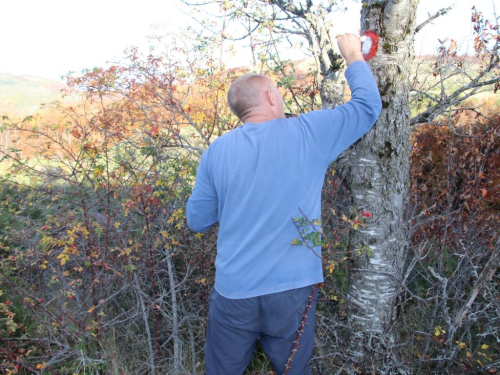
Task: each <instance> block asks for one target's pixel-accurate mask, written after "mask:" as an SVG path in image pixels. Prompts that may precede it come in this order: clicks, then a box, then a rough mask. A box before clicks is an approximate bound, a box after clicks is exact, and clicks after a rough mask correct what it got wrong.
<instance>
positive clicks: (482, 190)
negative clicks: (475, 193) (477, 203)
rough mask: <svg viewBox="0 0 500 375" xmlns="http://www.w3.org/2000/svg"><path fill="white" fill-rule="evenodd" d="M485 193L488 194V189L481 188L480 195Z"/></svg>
mask: <svg viewBox="0 0 500 375" xmlns="http://www.w3.org/2000/svg"><path fill="white" fill-rule="evenodd" d="M486 194H488V191H487V190H486V189H481V195H482V196H483V198H484V197H486Z"/></svg>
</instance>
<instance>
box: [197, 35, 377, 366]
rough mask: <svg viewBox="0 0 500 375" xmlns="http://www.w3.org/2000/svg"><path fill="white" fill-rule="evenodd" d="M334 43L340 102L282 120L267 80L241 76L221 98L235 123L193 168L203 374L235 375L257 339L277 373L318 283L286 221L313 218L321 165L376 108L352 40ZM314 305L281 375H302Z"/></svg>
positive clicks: (363, 127) (358, 132)
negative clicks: (345, 91) (207, 236)
mask: <svg viewBox="0 0 500 375" xmlns="http://www.w3.org/2000/svg"><path fill="white" fill-rule="evenodd" d="M337 43H338V46H339V49H340V53H341V54H342V56H343V57H344V59H345V60H346V63H347V65H348V68H347V69H346V73H345V74H346V78H347V81H348V83H349V85H350V87H351V91H352V98H351V100H350V101H349V102H347V103H345V104H344V105H341V106H338V107H336V108H335V109H333V110H331V109H326V110H320V111H313V112H309V113H307V114H303V115H300V116H298V117H294V118H289V119H286V118H285V114H284V109H283V99H282V97H281V95H280V93H279V91H278V89H277V88H276V86H275V85H274V84H273V82H272V81H271V80H270V79H269V77H266V76H262V75H259V74H248V75H244V76H242V77H240V78H238V79H237V80H236V81H235V82H234V83H233V84H232V86H231V88H230V89H229V92H228V102H229V106H230V108H231V110H232V111H233V113H234V114H235V115H236V116H238V118H239V119H240V120H241V121H242V122H243V125H242V126H240V127H239V128H237V129H234V130H232V131H230V132H229V133H227V134H225V135H223V136H222V137H220V138H218V139H216V140H215V141H214V142H213V143H212V144H211V146H210V147H209V148H208V150H206V151H205V152H204V154H203V156H202V159H201V161H200V165H199V167H198V172H197V176H196V183H195V187H194V190H193V193H192V195H191V197H190V198H189V201H188V204H187V221H188V225H189V226H190V227H191V229H193V230H194V231H198V232H204V231H206V230H208V228H210V226H212V225H213V224H214V223H216V222H219V235H218V240H217V257H216V261H215V266H216V276H215V286H214V288H213V290H212V293H211V296H210V311H209V319H208V328H207V339H206V344H205V358H206V359H205V364H206V373H207V374H208V375H226V374H227V375H238V374H242V373H243V372H244V370H245V368H246V367H247V365H248V363H249V361H250V359H251V357H252V354H253V351H254V349H255V346H256V343H257V340H260V342H261V345H262V347H263V349H264V351H265V353H266V354H267V356H268V357H269V358H270V360H271V362H272V364H273V366H274V367H275V369H276V371H277V373H278V374H283V373H284V372H285V369H286V364H287V360H288V358H289V357H290V355H291V352H292V349H293V348H294V341H295V339H296V337H297V330H298V329H299V326H300V324H301V321H302V319H303V314H304V312H305V311H306V305H307V304H308V301H309V297H310V296H311V293H312V291H313V287H312V286H314V285H316V284H318V283H320V282H322V281H323V272H322V264H321V259H320V258H319V257H318V255H317V254H319V253H320V251H321V250H320V249H315V251H311V249H309V248H307V247H306V246H296V245H292V244H291V243H292V242H293V240H294V239H296V238H299V233H298V230H297V227H296V226H295V224H294V221H293V218H297V217H305V218H307V219H308V220H316V219H320V218H321V188H322V185H323V181H324V176H325V172H326V170H327V168H328V165H329V164H330V163H331V162H332V161H333V160H334V159H336V158H337V156H338V155H339V154H340V153H341V152H342V151H344V150H345V149H346V148H348V147H349V146H350V145H351V144H352V143H354V142H355V141H356V140H357V139H359V138H360V137H361V136H362V135H363V134H365V133H366V132H367V131H368V130H369V129H370V128H371V127H372V126H373V124H374V123H375V121H376V119H377V118H378V116H379V114H380V110H381V103H380V96H379V93H378V89H377V85H376V83H375V80H374V78H373V76H372V74H371V71H370V69H369V67H368V65H367V64H366V63H365V62H364V60H363V56H362V54H361V42H360V39H359V37H358V36H356V35H352V34H347V35H341V36H338V37H337ZM315 253H316V254H315ZM315 307H316V302H315V301H314V302H313V303H312V306H310V310H309V313H308V314H307V317H304V319H305V323H306V325H305V328H304V330H303V332H302V334H301V337H300V341H299V343H298V345H296V346H295V348H297V351H295V353H294V357H293V361H292V362H291V366H290V369H289V370H288V372H287V374H289V375H292V374H309V373H310V369H309V366H308V361H309V359H310V358H311V355H312V350H313V343H314V312H315Z"/></svg>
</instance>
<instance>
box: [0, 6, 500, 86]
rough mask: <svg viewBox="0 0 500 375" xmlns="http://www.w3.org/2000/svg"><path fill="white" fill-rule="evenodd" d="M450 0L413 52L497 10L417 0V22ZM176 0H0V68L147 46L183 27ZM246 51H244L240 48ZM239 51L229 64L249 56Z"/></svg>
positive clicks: (350, 19) (13, 69)
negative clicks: (167, 30) (159, 32)
mask: <svg viewBox="0 0 500 375" xmlns="http://www.w3.org/2000/svg"><path fill="white" fill-rule="evenodd" d="M452 1H455V2H456V3H457V5H456V6H455V9H454V10H453V11H452V12H450V14H449V15H447V16H445V17H443V18H442V19H439V20H437V21H435V22H434V25H430V26H427V27H426V28H425V29H424V30H423V31H422V32H421V33H420V34H421V35H419V37H418V39H417V41H416V52H417V53H432V52H433V51H434V50H435V48H436V46H437V38H445V37H451V38H455V39H457V40H459V41H462V40H464V39H465V38H466V36H467V34H470V29H471V27H470V9H471V8H472V6H473V5H474V4H475V5H476V7H477V8H478V9H480V10H482V11H483V13H484V14H485V15H491V17H490V18H493V16H492V15H493V12H494V11H495V9H494V8H495V5H496V11H497V12H500V0H421V4H420V7H419V14H418V18H417V22H421V21H422V20H423V19H424V17H425V15H426V14H427V12H429V13H433V12H435V11H437V10H438V9H440V8H442V7H444V6H446V5H449V4H450V3H452ZM178 4H179V2H178V0H141V1H137V0H85V1H82V0H0V14H1V15H2V19H1V20H0V73H11V74H15V75H23V74H29V75H35V76H40V77H44V78H50V79H57V80H60V77H61V76H62V75H64V74H66V73H68V72H69V71H76V72H77V73H78V72H80V71H81V70H82V69H84V68H93V67H95V66H105V64H106V62H107V61H110V60H115V59H116V58H119V57H121V56H122V55H123V50H124V49H125V48H126V47H127V46H139V47H140V48H141V49H144V50H147V46H148V39H147V36H150V35H152V33H153V31H152V28H151V26H153V25H162V24H167V25H168V26H169V27H172V28H175V27H182V26H185V25H186V24H187V23H188V22H189V17H188V16H186V15H185V14H183V13H182V12H181V11H180V10H179V8H178ZM358 9H359V7H356V6H351V7H349V11H348V12H347V13H346V14H342V15H341V16H340V17H339V18H338V21H337V22H338V26H337V27H336V29H337V30H335V31H336V32H342V31H349V32H350V31H353V30H352V29H353V27H354V29H356V28H357V26H356V25H358V24H359V10H358ZM245 53H248V52H245ZM245 53H244V54H240V60H241V62H240V60H238V61H235V62H233V64H244V63H245V62H244V61H247V63H248V62H249V61H250V55H248V56H245Z"/></svg>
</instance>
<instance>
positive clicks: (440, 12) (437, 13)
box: [415, 4, 456, 33]
mask: <svg viewBox="0 0 500 375" xmlns="http://www.w3.org/2000/svg"><path fill="white" fill-rule="evenodd" d="M455 5H456V4H453V5H452V6H450V7H448V8H443V9H440V10H438V11H437V12H436V13H435V14H433V15H432V16H430V17H429V18H428V19H427V20H425V21H424V22H422V23H421V24H420V25H418V26H417V28H416V29H415V33H418V32H419V31H420V30H422V29H423V28H424V27H425V26H427V25H428V24H429V23H431V22H432V21H434V20H435V19H436V18H438V17H441V16H444V15H445V14H446V13H448V12H449V11H450V10H451V9H453V7H454V6H455Z"/></svg>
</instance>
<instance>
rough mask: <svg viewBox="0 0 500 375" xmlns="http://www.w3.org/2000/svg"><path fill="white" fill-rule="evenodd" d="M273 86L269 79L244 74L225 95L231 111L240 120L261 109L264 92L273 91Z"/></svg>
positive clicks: (259, 75) (264, 99)
mask: <svg viewBox="0 0 500 375" xmlns="http://www.w3.org/2000/svg"><path fill="white" fill-rule="evenodd" d="M273 87H274V84H273V82H272V81H271V79H270V78H269V77H266V76H263V75H261V74H245V75H244V76H241V77H239V78H238V79H236V81H234V82H233V84H232V85H231V87H230V88H229V92H228V93H227V101H228V103H229V108H231V111H232V112H233V113H234V114H235V115H236V116H238V118H239V119H240V120H242V121H243V119H244V118H245V117H246V116H247V115H248V114H249V113H251V112H252V111H253V110H255V109H257V108H258V107H261V106H263V105H264V104H265V101H266V97H265V95H266V92H267V91H268V90H273Z"/></svg>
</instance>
